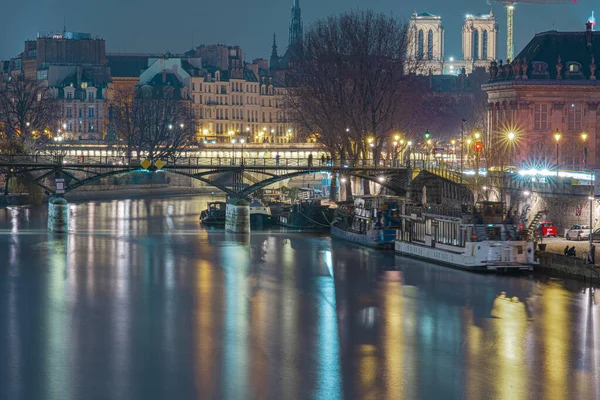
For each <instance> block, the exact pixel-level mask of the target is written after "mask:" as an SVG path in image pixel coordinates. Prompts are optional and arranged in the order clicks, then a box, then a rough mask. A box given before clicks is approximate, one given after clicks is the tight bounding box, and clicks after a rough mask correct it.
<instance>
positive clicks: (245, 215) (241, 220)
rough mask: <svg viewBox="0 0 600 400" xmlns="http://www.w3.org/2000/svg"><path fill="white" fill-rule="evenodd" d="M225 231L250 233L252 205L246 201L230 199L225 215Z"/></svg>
mask: <svg viewBox="0 0 600 400" xmlns="http://www.w3.org/2000/svg"><path fill="white" fill-rule="evenodd" d="M225 230H226V231H228V232H234V233H250V203H249V202H248V201H247V200H245V199H236V198H229V199H228V200H227V207H226V213H225Z"/></svg>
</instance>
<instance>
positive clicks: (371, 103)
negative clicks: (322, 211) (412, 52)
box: [287, 11, 424, 162]
mask: <svg viewBox="0 0 600 400" xmlns="http://www.w3.org/2000/svg"><path fill="white" fill-rule="evenodd" d="M409 42H410V38H409V35H408V29H407V25H406V24H405V23H403V22H401V21H399V20H398V19H396V18H393V17H388V16H386V15H384V14H378V13H374V12H372V11H350V12H346V13H344V14H341V15H339V16H331V17H329V18H326V19H324V20H321V21H318V22H316V23H315V24H314V26H313V27H312V29H311V30H310V31H309V32H308V34H307V35H306V37H305V39H304V41H303V51H302V54H303V55H304V57H303V58H302V59H301V60H300V61H299V62H298V63H296V64H295V65H294V68H293V71H292V72H291V83H292V88H291V89H290V90H288V92H287V93H288V94H287V99H288V101H287V104H288V107H289V111H290V114H291V116H292V118H293V119H294V120H295V122H296V123H297V125H299V126H300V127H301V128H303V130H304V132H305V134H306V135H312V136H314V137H315V138H316V139H317V140H318V141H319V142H321V143H322V144H324V145H325V146H326V147H327V148H328V150H329V151H330V152H331V153H332V156H333V157H340V158H342V159H353V160H356V159H360V158H362V159H363V160H364V159H366V158H373V159H374V160H375V161H376V162H377V161H378V160H379V158H380V154H381V151H382V149H383V148H384V146H386V145H389V143H388V142H390V139H391V138H392V136H393V133H394V132H395V131H396V130H397V129H398V127H401V126H403V125H409V123H410V122H409V121H410V120H411V119H412V114H411V110H413V109H414V108H415V104H416V103H418V102H417V101H416V99H417V98H418V97H419V96H420V95H421V93H424V92H419V91H418V90H415V88H416V86H418V80H419V78H418V77H416V76H415V75H414V74H412V72H414V71H415V70H416V69H417V65H416V64H417V62H416V61H414V60H409V59H407V49H408V46H409V45H410V43H409ZM369 141H371V143H368V142H369ZM370 144H373V147H372V148H371V147H370Z"/></svg>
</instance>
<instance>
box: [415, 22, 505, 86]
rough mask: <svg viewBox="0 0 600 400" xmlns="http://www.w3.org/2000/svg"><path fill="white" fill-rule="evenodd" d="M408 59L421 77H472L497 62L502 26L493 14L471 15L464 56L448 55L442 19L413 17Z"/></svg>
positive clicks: (464, 31)
mask: <svg viewBox="0 0 600 400" xmlns="http://www.w3.org/2000/svg"><path fill="white" fill-rule="evenodd" d="M408 29H409V40H410V42H409V44H408V55H407V57H408V60H409V61H410V62H411V64H414V65H415V66H416V68H415V69H416V72H417V73H418V74H423V75H425V74H432V75H442V74H448V75H458V74H461V73H463V72H464V73H467V74H471V73H472V72H473V71H474V70H475V69H476V68H487V66H488V65H489V63H490V61H491V60H496V57H497V48H498V46H497V44H498V24H497V23H496V17H495V16H494V14H493V13H492V12H491V11H490V13H489V14H478V15H471V14H467V15H466V17H465V23H464V25H463V29H462V56H456V57H455V56H450V57H446V55H445V50H444V46H445V39H444V33H445V31H444V27H443V23H442V17H440V16H438V15H434V14H430V13H421V14H417V13H416V12H415V13H414V14H413V16H412V18H411V19H410V21H409V28H408Z"/></svg>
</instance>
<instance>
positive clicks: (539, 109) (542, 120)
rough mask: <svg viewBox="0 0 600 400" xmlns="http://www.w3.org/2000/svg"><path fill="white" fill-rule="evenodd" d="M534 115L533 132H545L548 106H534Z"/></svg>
mask: <svg viewBox="0 0 600 400" xmlns="http://www.w3.org/2000/svg"><path fill="white" fill-rule="evenodd" d="M533 114H534V118H533V120H534V129H535V130H542V131H543V130H547V129H548V104H536V105H535V106H534V110H533Z"/></svg>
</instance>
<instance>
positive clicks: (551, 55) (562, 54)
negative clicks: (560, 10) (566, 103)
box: [490, 29, 600, 81]
mask: <svg viewBox="0 0 600 400" xmlns="http://www.w3.org/2000/svg"><path fill="white" fill-rule="evenodd" d="M598 62H600V32H594V31H592V30H591V29H589V30H586V31H582V32H557V31H548V32H542V33H538V34H536V35H535V36H534V37H533V39H531V41H530V42H529V43H528V44H527V46H525V48H524V49H523V50H521V52H520V53H519V54H518V55H517V56H516V57H515V59H514V61H512V62H511V63H510V65H504V66H503V65H502V61H500V62H499V63H498V64H496V63H495V62H492V64H491V65H490V80H492V81H498V80H513V79H517V80H518V79H533V80H548V79H554V80H562V79H565V80H589V79H590V77H591V75H592V71H593V72H594V74H593V75H594V77H593V78H592V79H595V78H596V77H597V76H598V74H597V63H598ZM592 64H593V65H592ZM571 65H573V67H571Z"/></svg>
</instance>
